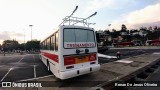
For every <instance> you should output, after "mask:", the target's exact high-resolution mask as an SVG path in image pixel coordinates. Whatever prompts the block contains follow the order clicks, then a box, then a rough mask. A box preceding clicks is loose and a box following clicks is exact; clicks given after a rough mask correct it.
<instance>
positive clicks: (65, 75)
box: [60, 64, 100, 79]
mask: <svg viewBox="0 0 160 90" xmlns="http://www.w3.org/2000/svg"><path fill="white" fill-rule="evenodd" d="M98 70H100V65H99V64H97V65H92V66H90V67H83V68H79V69H74V70H70V71H65V72H60V79H68V78H72V77H76V76H80V75H83V74H87V73H90V72H95V71H98Z"/></svg>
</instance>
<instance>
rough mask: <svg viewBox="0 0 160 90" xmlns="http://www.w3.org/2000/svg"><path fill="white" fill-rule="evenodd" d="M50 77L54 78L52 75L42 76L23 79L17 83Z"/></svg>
mask: <svg viewBox="0 0 160 90" xmlns="http://www.w3.org/2000/svg"><path fill="white" fill-rule="evenodd" d="M51 76H54V75H47V76H43V77H37V78H30V79H24V80H19V81H30V80H35V79H41V78H46V77H51Z"/></svg>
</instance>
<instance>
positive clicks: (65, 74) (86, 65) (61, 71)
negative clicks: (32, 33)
mask: <svg viewBox="0 0 160 90" xmlns="http://www.w3.org/2000/svg"><path fill="white" fill-rule="evenodd" d="M65 28H71V29H72V28H80V29H86V30H91V31H93V32H94V30H93V29H92V28H88V27H82V26H60V27H59V31H58V36H59V37H58V51H55V50H54V51H52V50H41V56H42V61H43V63H44V64H45V65H46V66H47V60H48V61H49V65H50V70H51V72H52V73H53V74H54V75H55V76H56V77H58V78H60V79H68V78H72V77H76V76H79V75H83V74H86V73H90V72H94V71H98V70H99V69H100V65H99V64H98V56H97V42H96V37H95V32H94V39H95V40H94V41H95V47H87V49H88V50H89V52H88V53H85V49H86V48H83V47H80V48H78V49H79V50H80V51H81V52H80V53H79V54H76V48H70V49H66V48H64V40H63V39H64V38H65V37H63V36H64V32H63V31H64V29H65ZM45 52H46V53H48V54H53V55H57V57H58V62H57V61H56V60H52V59H54V58H53V57H51V58H49V57H48V56H49V55H48V56H45V55H44V53H45ZM81 56H82V57H83V58H85V59H82V60H86V61H84V62H81V60H80V59H79V57H80V58H81ZM93 56H95V57H94V58H95V59H94V60H93V61H92V60H91V59H90V58H92V57H93ZM43 57H44V58H43ZM66 57H69V58H70V57H71V58H72V57H75V58H74V59H76V62H77V61H78V63H74V64H69V65H67V64H66V62H65V60H66ZM77 58H78V60H77ZM90 60H91V61H90ZM65 64H66V65H65Z"/></svg>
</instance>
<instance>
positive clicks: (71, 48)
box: [63, 28, 97, 49]
mask: <svg viewBox="0 0 160 90" xmlns="http://www.w3.org/2000/svg"><path fill="white" fill-rule="evenodd" d="M65 29H82V30H89V31H93V34H94V42H95V46H94V47H80V48H95V47H96V45H97V41H96V38H95V37H96V36H95V35H96V34H95V32H94V30H93V29H84V28H63V48H64V49H76V48H65V47H64V30H65ZM77 48H79V47H77Z"/></svg>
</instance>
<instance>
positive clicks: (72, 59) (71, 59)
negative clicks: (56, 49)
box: [64, 57, 75, 65]
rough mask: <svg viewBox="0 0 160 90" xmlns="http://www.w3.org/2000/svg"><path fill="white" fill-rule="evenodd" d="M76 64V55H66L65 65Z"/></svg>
mask: <svg viewBox="0 0 160 90" xmlns="http://www.w3.org/2000/svg"><path fill="white" fill-rule="evenodd" d="M71 64H75V57H64V65H71Z"/></svg>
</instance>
